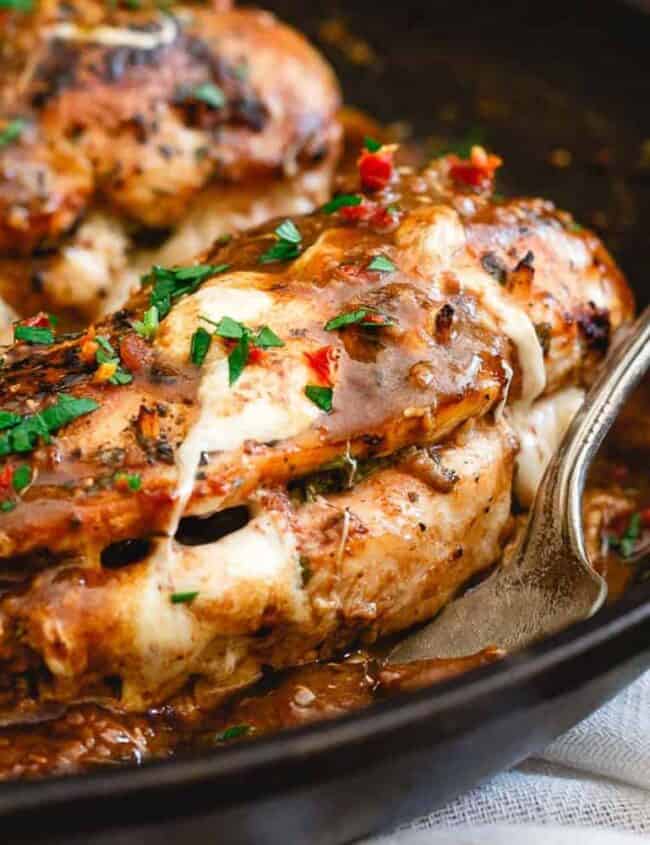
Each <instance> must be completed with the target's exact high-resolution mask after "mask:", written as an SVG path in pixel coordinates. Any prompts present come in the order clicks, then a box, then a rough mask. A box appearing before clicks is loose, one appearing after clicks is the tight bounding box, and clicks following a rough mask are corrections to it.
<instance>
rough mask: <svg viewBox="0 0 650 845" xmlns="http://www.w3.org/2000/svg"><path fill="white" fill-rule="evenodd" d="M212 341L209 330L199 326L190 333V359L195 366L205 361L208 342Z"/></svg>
mask: <svg viewBox="0 0 650 845" xmlns="http://www.w3.org/2000/svg"><path fill="white" fill-rule="evenodd" d="M211 343H212V335H211V334H210V332H206V330H205V329H204V328H203V327H202V326H199V328H198V329H197V330H196V331H195V332H194V334H193V335H192V343H191V346H190V360H191V361H192V363H193V364H196V366H197V367H200V366H201V364H203V362H204V361H205V356H206V355H207V354H208V350H209V349H210V344H211Z"/></svg>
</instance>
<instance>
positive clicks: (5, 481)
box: [0, 464, 13, 492]
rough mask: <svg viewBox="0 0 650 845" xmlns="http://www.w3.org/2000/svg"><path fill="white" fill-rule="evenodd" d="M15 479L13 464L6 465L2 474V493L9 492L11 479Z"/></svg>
mask: <svg viewBox="0 0 650 845" xmlns="http://www.w3.org/2000/svg"><path fill="white" fill-rule="evenodd" d="M12 478H13V469H12V468H11V464H5V465H4V467H3V468H2V472H0V492H4V491H6V490H9V488H10V487H11V479H12Z"/></svg>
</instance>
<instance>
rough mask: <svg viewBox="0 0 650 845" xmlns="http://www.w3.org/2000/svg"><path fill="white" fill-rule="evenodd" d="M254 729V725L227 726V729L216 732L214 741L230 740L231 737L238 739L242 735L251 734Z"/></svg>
mask: <svg viewBox="0 0 650 845" xmlns="http://www.w3.org/2000/svg"><path fill="white" fill-rule="evenodd" d="M252 729H253V727H252V725H232V727H230V728H226V730H225V731H221V733H218V734H216V736H215V738H214V741H215V742H228V740H229V739H238V738H239V737H240V736H246V734H249V733H250V732H251V731H252Z"/></svg>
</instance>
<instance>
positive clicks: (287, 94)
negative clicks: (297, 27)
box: [0, 0, 341, 319]
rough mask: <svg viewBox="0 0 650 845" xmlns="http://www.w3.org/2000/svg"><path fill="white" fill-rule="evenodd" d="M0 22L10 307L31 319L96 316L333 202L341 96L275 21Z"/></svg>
mask: <svg viewBox="0 0 650 845" xmlns="http://www.w3.org/2000/svg"><path fill="white" fill-rule="evenodd" d="M0 14H1V15H5V20H3V23H2V28H3V32H1V33H0V69H1V70H2V81H1V82H0V116H1V117H2V128H4V130H5V132H4V133H3V135H2V137H3V139H4V141H3V142H2V145H1V146H0V296H2V297H3V298H4V299H5V300H6V302H7V303H8V304H9V305H10V306H11V307H12V308H13V309H14V310H15V311H17V312H18V313H20V314H22V315H29V314H32V313H35V312H36V311H38V310H41V309H45V310H48V309H49V310H54V311H57V312H64V313H67V312H69V313H70V314H71V315H73V316H74V315H75V314H76V315H77V319H78V318H79V316H80V315H81V316H82V317H86V318H88V317H89V318H96V317H97V316H98V315H99V314H104V313H107V312H109V311H111V310H114V309H115V308H118V307H119V306H120V305H121V304H122V303H123V302H124V300H125V299H126V298H127V296H128V293H129V291H130V290H131V289H132V288H133V287H134V285H135V284H137V281H138V278H139V274H140V272H142V271H143V269H147V268H148V267H149V266H151V264H153V263H160V264H166V265H168V264H177V263H184V262H186V261H189V260H190V259H192V258H193V256H194V255H196V254H197V253H199V252H201V251H202V250H204V249H206V248H207V247H208V246H209V245H210V244H211V243H212V242H213V241H214V240H215V238H216V237H217V236H219V235H224V234H229V233H232V232H233V231H238V230H241V229H243V228H245V227H247V226H251V225H257V224H259V223H261V222H263V221H264V220H266V219H269V218H271V217H275V216H277V215H280V214H299V213H303V212H306V211H310V210H311V209H312V208H314V206H315V205H318V204H319V203H321V202H323V201H324V200H325V199H326V198H327V196H328V195H329V192H330V187H331V179H332V173H333V168H334V166H335V164H336V162H337V159H338V156H339V152H340V145H341V127H340V125H339V121H338V118H337V111H338V108H339V105H340V103H339V92H338V86H337V83H336V80H335V79H334V76H333V74H332V72H331V71H330V69H329V67H328V66H327V65H326V64H325V62H324V61H323V60H322V59H321V58H320V57H319V56H318V54H317V53H316V52H315V50H313V49H312V48H311V47H310V46H309V45H308V44H307V42H306V41H305V40H304V38H303V37H302V36H300V35H299V34H297V33H296V32H294V31H293V30H291V29H290V28H288V27H286V26H284V25H283V24H280V23H279V22H277V21H276V20H275V19H274V18H273V17H272V16H271V15H270V14H268V13H266V12H261V11H257V10H251V9H246V10H236V9H232V8H230V4H228V3H216V4H213V5H212V7H211V6H209V5H187V6H182V5H174V6H173V7H172V8H171V9H170V10H167V11H165V12H163V11H161V10H160V9H159V8H158V7H157V5H156V4H137V8H126V7H125V6H121V5H120V4H115V3H105V2H103V0H102V2H94V0H75V2H73V3H70V2H65V3H64V2H51V1H50V0H43V2H41V3H40V4H39V5H38V7H37V8H36V9H35V10H34V11H33V12H32V13H30V14H25V13H20V12H15V13H11V14H10V13H0ZM7 132H9V135H7ZM152 233H153V234H156V235H157V238H158V240H159V244H158V246H157V248H155V249H151V248H147V247H146V246H143V245H142V244H146V242H147V240H151V237H150V234H152Z"/></svg>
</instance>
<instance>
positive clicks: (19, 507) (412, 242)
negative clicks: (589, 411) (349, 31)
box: [0, 145, 633, 718]
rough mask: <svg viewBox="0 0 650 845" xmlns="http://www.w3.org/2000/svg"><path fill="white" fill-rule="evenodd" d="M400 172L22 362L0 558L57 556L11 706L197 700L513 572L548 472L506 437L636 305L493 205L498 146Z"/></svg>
mask: <svg viewBox="0 0 650 845" xmlns="http://www.w3.org/2000/svg"><path fill="white" fill-rule="evenodd" d="M373 146H374V145H373ZM395 156H396V151H395V150H394V149H393V148H390V147H381V148H379V149H373V150H372V151H370V150H366V151H364V152H363V153H362V155H361V158H360V163H359V174H358V176H355V177H354V180H352V177H350V183H349V184H348V185H346V186H345V187H344V190H345V191H346V192H345V193H342V194H340V195H338V196H336V197H335V198H334V199H333V200H332V201H330V202H328V203H327V204H326V205H325V206H324V207H322V208H321V209H320V210H319V211H318V212H317V213H314V214H311V215H306V216H302V217H293V218H292V219H279V220H276V221H274V222H272V223H270V224H268V225H265V226H262V227H259V228H256V229H253V230H251V231H250V232H248V233H246V234H244V235H241V236H238V237H235V238H233V239H232V240H231V241H230V242H229V243H227V244H223V243H221V244H217V245H216V246H215V247H214V248H212V249H211V250H209V251H208V252H207V253H205V254H204V255H203V256H202V257H201V258H200V259H199V260H198V263H196V264H193V265H191V266H187V267H177V268H171V269H164V268H157V269H154V271H152V274H151V276H150V278H149V279H148V282H147V284H146V285H145V286H144V287H143V288H142V290H141V291H139V292H138V293H136V294H134V295H133V297H132V298H131V299H130V300H129V301H128V302H127V303H126V305H125V307H124V308H123V309H121V310H120V311H118V312H116V313H115V314H113V315H111V316H110V317H107V318H106V319H105V320H103V321H100V322H98V323H97V324H95V325H94V326H93V327H92V328H91V329H90V330H88V331H87V332H85V333H84V334H82V335H80V336H64V337H60V338H53V341H54V342H52V343H47V344H43V343H40V344H39V343H34V342H32V343H30V342H29V341H28V340H27V341H24V342H22V343H19V344H17V345H14V346H13V347H12V348H10V349H9V350H8V351H7V353H6V356H5V367H4V370H3V371H2V378H1V379H0V409H1V411H2V414H3V416H1V417H0V421H2V424H3V425H4V433H3V434H2V435H1V436H0V451H1V452H2V453H3V454H4V455H5V456H6V457H5V470H4V475H3V476H2V477H3V478H4V479H5V484H6V491H7V493H6V498H5V499H4V502H3V504H2V513H1V514H0V554H1V555H2V558H3V559H5V560H6V561H7V563H8V565H9V563H10V562H11V561H12V560H16V559H17V558H18V556H20V559H21V560H25V561H29V560H31V559H35V558H36V557H38V555H42V553H43V550H46V551H47V552H48V553H49V554H50V555H53V556H55V558H54V560H55V562H53V563H52V565H50V566H46V567H44V568H40V569H38V570H36V571H34V572H30V573H29V575H28V577H27V579H26V582H25V583H22V584H21V587H20V589H10V590H8V592H7V593H6V594H5V596H4V597H3V598H2V600H1V601H0V623H1V636H0V643H1V647H0V658H1V660H2V666H1V669H0V678H1V679H2V688H3V690H5V696H4V702H5V706H4V707H3V710H4V711H5V714H6V718H12V716H11V714H12V713H14V714H16V713H18V714H23V715H24V714H26V713H30V712H34V711H36V712H38V711H39V708H43V707H47V706H55V705H58V704H61V703H70V702H73V701H77V700H79V699H84V700H85V699H88V698H91V699H92V698H94V699H96V700H98V701H110V702H111V703H112V705H113V706H120V707H122V708H124V709H126V710H129V711H139V710H143V709H146V708H147V707H150V706H153V705H155V704H158V703H160V702H162V701H164V700H165V699H166V698H168V697H169V696H171V695H173V694H174V693H177V692H178V691H180V690H181V689H183V688H185V687H186V685H187V684H188V683H189V684H190V687H191V694H192V695H194V697H195V699H196V700H197V701H201V702H206V701H208V702H209V701H211V700H214V699H215V698H218V697H219V696H223V695H224V694H226V693H227V692H228V691H231V690H233V689H236V688H239V687H241V686H242V685H245V684H248V683H250V682H251V681H252V680H253V679H254V678H256V677H257V676H258V674H259V672H260V668H261V667H262V666H263V665H270V666H273V667H286V666H291V665H295V664H300V663H304V662H308V661H310V660H314V659H316V658H320V657H329V656H330V655H332V654H334V653H335V652H336V651H337V650H339V649H341V648H344V647H346V646H347V645H349V644H350V643H352V642H354V641H356V640H357V639H359V638H361V639H362V640H370V641H372V640H374V639H376V638H377V637H379V636H381V635H383V634H386V633H391V632H395V631H399V630H402V629H404V628H406V627H408V626H410V625H412V624H413V623H414V622H417V621H421V620H424V619H426V618H429V617H430V616H431V615H433V614H434V613H435V612H436V611H437V610H438V609H439V608H440V607H441V606H442V605H443V604H444V603H445V602H446V601H448V600H449V598H450V597H451V596H452V595H453V594H454V592H455V591H456V590H458V589H459V588H460V587H461V586H462V584H464V583H465V582H467V581H468V579H470V578H471V577H472V576H474V575H475V574H476V573H478V572H480V571H482V570H485V569H486V568H488V567H490V566H492V565H493V564H494V563H495V562H496V561H497V560H498V558H499V556H500V554H501V550H502V548H503V544H504V542H505V541H506V540H507V538H508V536H509V531H510V523H511V499H512V489H513V483H514V482H513V479H514V477H515V474H517V473H524V474H525V473H526V472H528V475H527V476H526V477H527V478H529V477H531V473H534V471H536V470H535V468H534V467H533V469H532V470H531V469H530V468H528V469H526V467H524V466H523V465H522V466H519V468H517V466H516V463H517V444H518V438H517V436H516V435H517V433H518V431H522V430H523V429H522V425H523V424H524V423H526V422H528V421H529V418H531V419H532V416H531V415H535V414H538V411H539V408H540V407H541V406H540V405H539V403H549V402H553V401H554V399H555V398H558V397H561V395H562V391H567V390H570V389H572V388H580V387H581V386H583V385H585V384H587V383H588V381H589V379H590V377H591V374H592V373H593V370H594V367H595V365H596V364H597V363H598V361H600V360H601V359H602V356H603V354H604V352H605V351H606V348H607V346H608V344H609V339H610V335H611V333H612V332H613V331H614V330H615V329H616V328H617V327H618V326H619V325H620V324H621V322H623V321H624V320H625V319H627V318H628V317H629V316H630V315H631V313H632V309H633V302H632V298H631V294H630V292H629V289H628V287H627V285H626V283H625V281H624V279H623V277H622V276H621V274H620V273H619V271H618V270H617V268H616V267H615V265H614V264H613V262H612V261H611V259H610V258H609V256H608V255H607V253H606V252H605V250H604V248H603V247H602V245H601V244H600V242H599V241H598V240H597V239H596V238H595V237H594V236H593V235H592V234H591V233H589V232H587V231H584V230H580V231H576V227H575V226H574V225H573V223H572V221H571V218H570V217H569V216H568V215H565V214H562V213H560V212H557V211H556V210H555V209H554V208H553V207H552V206H551V205H550V204H548V203H545V202H543V201H539V200H506V201H504V200H494V199H493V198H492V192H491V189H492V176H493V172H494V169H495V168H496V166H497V164H498V163H499V162H498V159H496V157H493V156H488V155H487V153H485V151H483V150H481V149H480V148H475V149H474V150H473V151H472V155H471V158H470V159H469V160H467V161H460V160H457V159H455V158H454V157H445V158H443V159H441V160H438V161H435V162H433V163H432V164H431V165H430V166H429V167H428V168H426V169H425V170H424V171H422V172H421V173H414V172H412V171H411V170H410V169H400V168H399V167H398V166H396V164H395ZM558 401H561V399H558ZM544 407H546V406H544ZM557 413H558V414H559V413H560V412H559V410H558V412H557ZM564 416H565V417H566V416H568V415H567V414H565V415H564ZM538 417H539V420H540V421H541V422H540V424H539V425H537V427H536V428H535V429H534V431H533V433H532V434H531V433H530V432H527V436H529V439H530V437H533V438H534V436H538V437H539V438H540V439H542V440H543V439H544V438H545V437H546V431H545V430H544V429H545V425H546V423H545V422H544V421H545V420H546V419H547V418H549V415H548V412H541V411H540V412H539V414H538ZM536 418H537V417H536ZM554 419H555V418H554ZM556 422H557V420H556ZM556 427H558V428H559V427H561V426H560V424H559V423H557V425H556ZM529 446H530V443H529ZM522 454H523V453H522ZM542 463H543V458H540V460H539V461H538V465H541V464H542ZM533 484H534V482H533ZM215 514H217V516H216V517H215V516H214V515H215ZM219 514H224V516H223V517H219V516H218V515H219ZM201 518H202V519H201ZM199 520H200V521H199ZM233 520H234V521H233ZM237 520H239V522H238V521H237ZM233 526H234V527H235V528H234V530H231V529H232V528H233ZM203 528H207V529H208V530H207V531H206V532H205V533H204V534H203V535H202V536H201V535H200V532H201V530H202V529H203ZM211 531H214V532H215V533H213V534H211V533H210V532H211ZM224 531H226V532H228V533H225V534H223V535H222V532H224ZM197 532H198V533H197ZM197 537H198V540H199V542H198V543H197V542H194V541H195V540H196V539H197ZM134 541H136V542H137V541H146V542H147V543H148V544H149V545H148V546H146V547H144V546H142V547H141V549H142V550H143V555H144V556H142V557H140V556H139V554H138V555H136V557H135V559H133V560H131V562H128V561H129V560H130V559H127V563H126V565H124V566H116V565H107V561H106V557H107V552H106V547H107V546H108V547H110V546H111V545H113V544H116V543H133V542H134ZM205 541H207V542H205ZM133 548H135V549H136V550H137V547H133ZM102 558H103V559H102ZM26 678H29V684H27V683H26V681H25V679H26ZM107 678H110V679H111V682H110V683H107V681H106V679H107ZM117 679H119V683H118V681H117ZM26 690H27V692H26Z"/></svg>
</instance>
